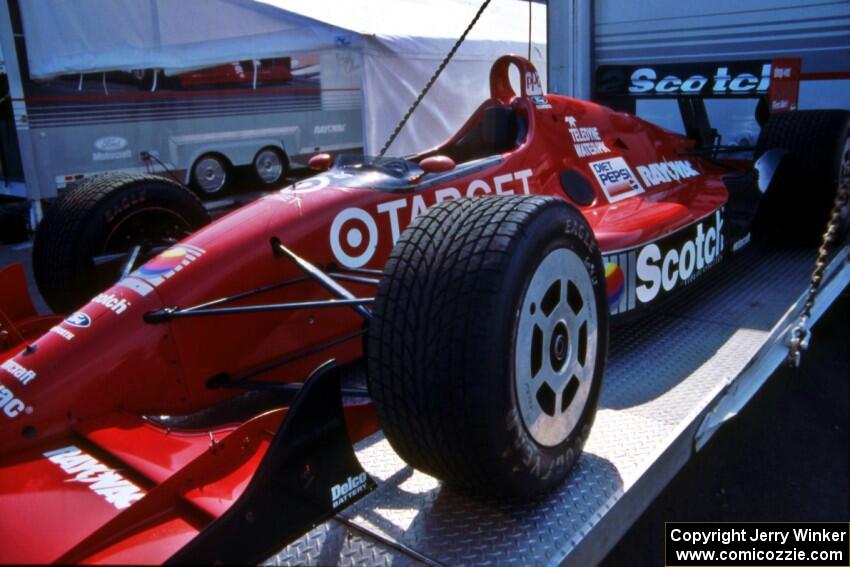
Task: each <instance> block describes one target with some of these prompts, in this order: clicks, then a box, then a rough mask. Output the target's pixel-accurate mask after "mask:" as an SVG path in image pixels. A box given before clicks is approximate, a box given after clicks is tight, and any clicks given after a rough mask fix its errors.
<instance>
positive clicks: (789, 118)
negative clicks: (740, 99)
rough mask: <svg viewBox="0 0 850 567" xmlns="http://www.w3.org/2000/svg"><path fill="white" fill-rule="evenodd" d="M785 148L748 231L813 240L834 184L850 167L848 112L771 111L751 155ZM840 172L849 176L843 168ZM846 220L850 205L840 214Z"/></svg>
mask: <svg viewBox="0 0 850 567" xmlns="http://www.w3.org/2000/svg"><path fill="white" fill-rule="evenodd" d="M774 148H781V149H785V150H788V155H787V156H786V157H785V159H784V160H783V162H782V164H781V165H780V167H779V170H778V171H777V172H776V174H775V175H774V182H773V183H772V184H771V187H770V188H769V190H768V192H767V193H766V194H765V195H764V198H763V200H762V202H761V204H760V206H759V211H758V213H757V214H756V217H755V218H754V220H753V233H754V234H756V235H758V236H760V237H762V238H766V239H771V240H791V241H804V242H806V243H814V242H818V241H819V238H820V236H821V235H822V234H823V232H824V230H825V229H826V222H827V217H828V215H829V212H830V210H831V209H832V204H833V202H834V200H835V194H836V190H837V187H838V181H839V177H840V175H841V171H842V167H844V168H850V112H848V111H846V110H798V111H792V112H786V113H783V114H776V115H773V116H771V117H770V118H769V119H768V121H767V123H766V124H765V125H764V128H763V129H762V131H761V134H760V135H759V140H758V144H757V146H756V156H757V157H758V156H760V155H761V154H763V153H764V152H766V151H767V150H770V149H774ZM844 175H850V172H845V173H844ZM841 219H842V220H841V231H840V233H839V235H843V234H846V231H847V228H848V225H850V206H847V205H845V206H844V208H843V211H842V215H841Z"/></svg>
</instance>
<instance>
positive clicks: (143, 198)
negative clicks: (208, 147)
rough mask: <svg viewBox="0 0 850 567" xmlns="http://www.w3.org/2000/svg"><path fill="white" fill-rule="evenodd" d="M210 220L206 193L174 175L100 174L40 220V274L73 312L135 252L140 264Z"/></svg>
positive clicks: (52, 298)
mask: <svg viewBox="0 0 850 567" xmlns="http://www.w3.org/2000/svg"><path fill="white" fill-rule="evenodd" d="M209 222H210V217H209V214H208V213H207V211H206V209H204V206H203V205H202V204H201V202H200V201H199V200H198V198H197V197H196V196H195V195H194V194H192V192H191V191H189V190H188V189H186V188H185V187H183V186H181V185H178V184H177V183H175V182H174V181H172V180H170V179H166V178H164V177H159V176H156V175H149V174H127V173H113V174H107V175H102V176H97V177H93V178H91V179H89V180H87V181H86V182H85V183H84V184H83V185H81V186H80V187H78V188H76V189H72V190H70V191H68V192H67V193H65V194H64V195H63V196H62V197H60V198H59V199H58V200H57V201H56V203H54V204H53V206H52V207H50V209H49V210H48V211H47V214H45V216H44V220H43V221H42V222H41V224H39V226H38V230H37V231H36V233H35V240H34V242H33V250H32V257H33V272H34V275H35V281H36V283H37V284H38V289H39V291H40V292H41V295H42V296H43V297H44V300H45V301H46V302H47V304H48V305H49V306H50V308H51V309H53V310H54V311H56V312H59V313H61V312H67V311H72V310H74V309H76V308H77V307H79V306H80V305H82V304H83V303H85V302H86V301H88V300H89V299H90V298H91V297H93V296H94V295H95V294H97V293H98V292H100V291H102V290H104V289H106V288H107V287H109V286H111V285H112V284H114V283H115V282H116V281H117V279H118V277H119V276H120V274H121V269H122V267H123V266H124V265H125V264H126V263H127V262H128V261H129V259H128V258H127V253H128V252H129V251H130V250H132V249H133V248H135V247H137V246H138V247H139V250H140V255H139V258H138V261H137V262H136V265H140V264H141V263H142V262H143V261H144V260H146V259H147V257H149V256H150V255H152V252H151V251H152V250H155V249H156V248H157V247H163V246H169V245H171V244H173V243H174V242H177V241H178V240H182V239H183V238H184V237H185V236H187V235H188V234H191V233H192V232H194V231H195V230H197V229H199V228H200V227H202V226H204V225H205V224H207V223H209Z"/></svg>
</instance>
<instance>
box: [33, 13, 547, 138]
mask: <svg viewBox="0 0 850 567" xmlns="http://www.w3.org/2000/svg"><path fill="white" fill-rule="evenodd" d="M20 5H21V14H22V19H23V26H24V35H25V39H26V45H27V56H28V60H29V69H30V74H31V77H32V78H34V79H46V78H50V77H55V76H58V75H67V74H76V73H97V72H105V71H115V70H131V69H143V68H157V69H164V70H165V71H166V73H169V74H173V73H177V72H180V71H182V70H188V69H197V68H199V67H204V66H213V65H218V64H221V63H226V62H230V61H237V60H244V59H263V58H268V57H277V56H282V55H286V54H289V53H295V52H304V51H318V50H328V49H347V50H357V51H358V52H360V53H362V62H363V64H362V87H363V112H364V116H363V118H364V124H365V128H364V129H365V131H364V138H365V139H364V143H365V146H366V149H367V151H370V152H376V151H377V150H378V149H380V146H381V144H382V143H383V141H384V139H385V138H386V136H387V135H388V134H389V132H391V131H392V129H393V128H394V127H395V124H396V123H397V122H398V120H399V119H400V118H401V116H402V115H403V114H404V112H405V110H406V109H407V107H408V106H409V105H410V103H411V102H412V101H413V100H414V98H415V97H416V94H418V92H419V91H420V89H421V88H422V87H423V86H424V85H425V82H426V81H427V80H428V78H429V77H430V76H431V74H432V73H433V72H434V70H435V69H436V68H437V66H438V65H439V62H440V61H441V60H442V58H443V57H444V56H445V54H446V53H447V52H448V51H449V49H450V48H451V46H452V45H453V43H454V41H455V40H456V39H457V38H458V37H459V36H460V35H461V33H463V30H464V29H465V28H466V26H467V25H468V23H469V21H470V20H471V19H472V17H473V15H474V14H475V12H476V11H477V9H478V7H479V5H480V1H479V0H429V1H420V0H256V1H255V0H180V1H179V2H177V1H173V0H75V1H71V0H66V1H58V0H27V1H26V2H21V3H20ZM532 10H533V26H532V31H533V35H532V39H533V53H532V60H533V61H534V63H535V64H536V65H537V67H538V69H540V71H541V74H543V73H544V72H545V68H546V65H545V37H546V22H545V6H543V5H541V4H538V3H534V4H533V5H532ZM528 15H529V4H528V3H527V2H525V1H523V0H493V1H492V2H491V4H490V6H489V7H488V8H487V10H486V11H485V12H484V15H483V16H482V17H481V19H480V21H479V22H478V23H477V24H476V26H475V28H474V29H473V31H472V32H471V33H470V35H469V37H468V39H467V41H466V42H465V43H464V45H463V46H462V47H461V49H460V50H459V51H458V52H457V54H456V55H455V57H454V60H453V62H452V63H451V64H450V65H449V66H448V67H447V68H446V70H445V71H444V73H443V75H442V76H441V77H440V80H439V81H438V82H437V84H435V85H434V87H433V89H432V91H431V93H430V94H429V95H428V97H426V99H425V100H424V101H423V104H422V105H421V106H420V108H419V110H417V112H416V114H415V115H414V118H413V120H412V121H411V123H410V125H409V126H408V128H406V129H405V131H404V132H403V134H402V135H401V136H400V137H399V139H398V141H397V142H396V143H395V144H394V145H393V148H392V153H394V154H399V153H406V152H410V151H415V150H419V149H423V148H424V147H428V146H431V145H434V144H436V143H438V142H439V141H441V140H442V139H444V138H445V137H446V136H447V135H449V134H450V133H451V132H452V131H453V130H455V129H456V128H457V127H458V126H459V125H460V124H461V123H462V121H463V120H464V119H465V118H466V117H467V116H468V115H469V114H470V113H471V111H472V110H473V109H474V108H475V107H476V106H477V105H478V104H479V103H480V102H481V101H482V100H484V99H485V98H487V96H488V92H487V91H488V82H487V80H488V72H489V68H490V64H491V63H492V62H493V61H494V60H495V59H496V58H497V57H498V56H499V55H502V54H504V53H510V52H514V53H520V54H527V51H528V39H529V38H528Z"/></svg>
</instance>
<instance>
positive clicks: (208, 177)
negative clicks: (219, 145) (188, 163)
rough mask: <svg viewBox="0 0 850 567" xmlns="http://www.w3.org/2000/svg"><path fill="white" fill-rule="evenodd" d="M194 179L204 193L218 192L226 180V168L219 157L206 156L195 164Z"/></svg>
mask: <svg viewBox="0 0 850 567" xmlns="http://www.w3.org/2000/svg"><path fill="white" fill-rule="evenodd" d="M195 181H196V182H197V183H198V187H199V188H200V189H201V191H203V192H204V193H218V192H219V191H221V189H222V188H223V187H224V184H225V183H226V182H227V170H226V169H225V167H224V164H223V163H222V162H221V160H220V159H218V158H214V157H211V156H207V157H205V158H202V159H200V160H199V161H198V163H197V164H195Z"/></svg>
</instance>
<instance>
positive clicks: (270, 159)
mask: <svg viewBox="0 0 850 567" xmlns="http://www.w3.org/2000/svg"><path fill="white" fill-rule="evenodd" d="M254 172H255V173H256V174H257V179H259V180H260V182H261V183H262V184H264V185H274V184H276V183H278V182H279V181H281V180H282V179H283V178H284V176H285V175H286V157H285V156H284V154H283V152H281V151H280V150H279V149H277V148H275V147H272V146H268V147H265V148H263V149H261V150H260V151H259V152H257V155H256V156H254Z"/></svg>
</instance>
